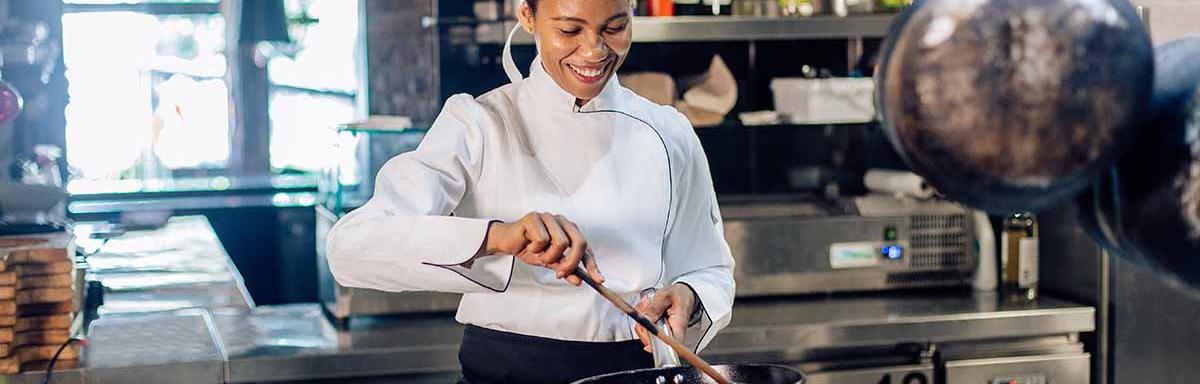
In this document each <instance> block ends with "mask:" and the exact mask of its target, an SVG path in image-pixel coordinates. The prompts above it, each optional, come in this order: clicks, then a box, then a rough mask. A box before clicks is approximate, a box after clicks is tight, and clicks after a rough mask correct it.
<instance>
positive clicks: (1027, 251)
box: [1017, 237, 1038, 288]
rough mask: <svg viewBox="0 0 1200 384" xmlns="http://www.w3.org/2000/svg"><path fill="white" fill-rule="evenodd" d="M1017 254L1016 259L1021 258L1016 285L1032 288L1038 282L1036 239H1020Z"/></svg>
mask: <svg viewBox="0 0 1200 384" xmlns="http://www.w3.org/2000/svg"><path fill="white" fill-rule="evenodd" d="M1017 252H1018V255H1019V256H1018V257H1020V258H1021V264H1020V268H1021V270H1020V272H1019V273H1020V274H1019V275H1018V279H1017V285H1019V286H1021V288H1029V287H1032V286H1033V285H1035V284H1037V282H1038V239H1037V238H1036V237H1031V238H1030V237H1027V238H1024V239H1021V244H1020V248H1019V250H1018V251H1017Z"/></svg>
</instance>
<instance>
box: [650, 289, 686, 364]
mask: <svg viewBox="0 0 1200 384" xmlns="http://www.w3.org/2000/svg"><path fill="white" fill-rule="evenodd" d="M657 292H658V290H656V289H653V288H651V289H647V290H646V291H644V292H643V296H644V297H643V300H650V299H652V298H654V294H655V293H657ZM655 325H657V326H658V329H659V330H660V332H662V333H663V334H665V335H667V337H670V338H675V333H674V332H672V331H671V326H670V325H667V317H666V316H662V317H659V318H658V322H657V323H655ZM650 353H651V354H653V355H654V366H655V367H656V368H674V367H678V366H681V365H682V364H680V363H679V354H678V353H676V352H675V350H674V349H672V348H671V345H669V344H667V343H666V342H665V341H662V340H660V339H659V338H657V337H653V336H651V337H650Z"/></svg>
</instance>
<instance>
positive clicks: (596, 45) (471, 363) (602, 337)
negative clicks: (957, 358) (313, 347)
mask: <svg viewBox="0 0 1200 384" xmlns="http://www.w3.org/2000/svg"><path fill="white" fill-rule="evenodd" d="M632 12H633V8H632V6H631V4H630V2H629V1H628V0H540V1H531V2H528V3H525V4H523V5H521V8H520V10H519V12H518V17H519V18H520V20H521V28H524V30H525V31H527V32H529V33H531V34H533V36H534V39H535V41H536V42H537V46H538V57H537V58H535V59H534V60H533V63H532V64H530V65H529V76H528V77H524V76H523V75H522V74H521V72H520V71H519V70H517V68H516V64H515V63H514V62H513V61H512V57H511V55H508V54H506V55H505V65H504V67H505V72H507V74H508V75H509V77H510V80H511V81H512V83H511V84H508V85H505V86H502V87H500V88H497V89H495V90H492V91H491V92H488V93H486V94H484V95H482V96H479V97H471V96H470V95H455V96H453V97H451V98H450V99H449V100H448V101H447V102H446V105H445V106H444V107H443V109H442V112H441V114H440V115H439V116H438V118H437V120H436V121H434V123H433V126H432V127H430V129H429V131H428V133H427V134H426V136H425V138H424V141H422V142H421V145H420V147H418V148H417V150H415V151H412V152H408V153H405V154H403V155H400V156H398V157H396V158H393V159H392V160H390V161H388V163H387V165H385V166H384V167H383V168H382V169H381V170H380V171H379V173H378V176H377V178H376V180H377V181H376V183H375V194H374V196H373V197H372V198H371V200H370V201H368V202H367V203H366V204H364V205H363V206H362V207H360V208H358V209H356V210H354V211H353V212H351V213H349V214H347V215H346V216H343V217H342V218H341V220H340V221H338V223H337V224H336V225H335V226H334V227H333V229H332V230H331V231H330V233H329V237H328V239H327V241H326V243H325V244H326V255H327V259H328V262H329V269H330V271H331V272H332V274H333V276H334V278H336V279H337V280H338V282H339V283H341V284H342V285H344V286H348V287H357V288H370V289H375V290H382V291H437V292H451V293H462V294H463V296H462V301H461V303H460V304H459V308H458V315H457V316H456V319H457V320H458V321H459V322H462V323H465V324H467V325H468V326H467V328H466V331H465V333H464V335H463V339H462V346H461V347H460V348H459V351H460V353H459V360H460V362H461V363H462V372H463V379H462V382H463V383H470V384H481V383H569V382H573V381H575V380H579V379H583V378H587V377H591V376H596V375H600V374H605V373H611V372H618V371H625V370H630V369H636V368H646V367H649V366H650V365H651V364H652V361H651V359H650V355H649V354H648V353H646V351H648V350H649V349H648V347H647V345H646V344H645V343H646V342H648V341H649V339H648V335H647V334H646V333H645V331H644V330H642V329H641V328H640V327H639V326H637V325H636V324H635V323H633V322H632V321H631V320H630V319H629V318H628V317H626V315H625V314H624V313H623V312H621V311H619V310H617V309H616V308H615V307H614V306H613V305H612V304H610V303H609V302H608V301H606V300H605V299H604V298H603V297H601V296H600V295H598V294H596V292H594V291H592V290H590V289H588V288H586V287H579V285H580V283H581V281H580V278H579V277H577V276H575V275H574V274H573V273H572V272H574V271H575V270H576V268H577V267H583V268H585V269H586V270H587V272H588V275H589V277H591V278H592V279H593V280H595V281H598V282H600V283H603V284H604V286H606V287H607V288H608V289H609V290H611V291H612V292H613V293H615V294H616V295H617V296H618V297H619V298H620V299H621V300H623V301H625V302H627V303H634V302H637V303H638V305H637V310H638V311H639V312H640V313H641V314H642V315H643V316H645V317H646V318H648V319H651V320H652V321H658V320H659V319H663V320H665V321H666V323H667V324H668V325H669V326H670V328H671V329H672V331H673V332H674V334H675V335H677V336H679V337H678V339H680V340H683V341H684V344H685V345H686V346H688V348H690V349H692V350H696V351H699V350H700V349H701V348H703V347H704V346H705V345H706V344H708V342H709V341H711V340H712V339H713V337H714V336H715V335H716V332H717V331H719V330H720V329H722V328H724V327H725V325H726V324H728V323H729V319H730V314H731V312H732V306H733V296H734V295H733V293H734V286H733V257H732V256H731V255H730V252H729V246H728V245H727V244H726V243H725V240H724V235H723V233H722V223H721V215H720V212H719V211H717V204H716V195H715V193H714V192H713V186H712V177H711V175H710V173H709V170H708V160H707V159H706V158H705V155H704V150H703V148H702V147H701V146H700V141H699V139H698V138H697V137H696V133H695V131H694V130H693V128H692V126H691V124H690V123H688V120H687V119H686V118H685V117H684V116H683V115H682V114H680V113H679V112H678V111H676V110H675V109H674V108H672V107H669V106H661V105H658V104H654V103H652V102H650V101H649V100H646V99H644V98H642V97H640V96H638V95H636V94H634V93H633V92H632V91H630V90H629V89H627V88H624V87H622V86H621V84H620V82H619V81H617V78H616V74H615V73H616V72H617V69H618V68H619V67H620V66H621V63H622V62H623V61H624V60H625V56H626V55H627V54H628V53H629V50H630V36H631V31H630V29H631V24H630V21H631V20H632ZM514 32H516V31H515V30H514ZM505 51H506V52H509V48H508V47H506V49H505ZM601 271H603V273H601ZM606 277H607V279H606Z"/></svg>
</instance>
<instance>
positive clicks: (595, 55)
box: [579, 34, 608, 61]
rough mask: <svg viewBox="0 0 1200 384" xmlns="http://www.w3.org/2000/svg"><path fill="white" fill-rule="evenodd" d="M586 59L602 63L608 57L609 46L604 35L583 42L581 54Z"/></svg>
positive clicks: (593, 36) (594, 36)
mask: <svg viewBox="0 0 1200 384" xmlns="http://www.w3.org/2000/svg"><path fill="white" fill-rule="evenodd" d="M579 54H580V56H583V58H584V59H587V60H591V61H600V60H603V59H605V58H606V57H608V45H607V44H605V43H604V35H602V34H594V35H591V36H589V38H588V39H586V40H585V41H584V42H583V47H582V49H580V52H579Z"/></svg>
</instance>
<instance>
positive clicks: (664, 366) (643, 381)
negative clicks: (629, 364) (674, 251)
mask: <svg viewBox="0 0 1200 384" xmlns="http://www.w3.org/2000/svg"><path fill="white" fill-rule="evenodd" d="M575 276H578V277H579V278H580V279H582V280H583V281H584V282H586V283H587V284H588V285H590V286H591V287H592V288H595V289H596V291H597V292H599V293H600V294H601V295H603V296H605V298H607V299H609V300H610V301H613V300H614V299H615V296H613V297H610V296H611V295H609V294H607V293H610V292H608V290H607V288H605V287H604V286H603V285H601V284H599V283H597V282H595V281H593V280H592V279H591V277H589V275H588V274H587V272H586V271H583V270H582V269H578V268H577V269H576V270H575ZM615 300H617V301H613V304H614V305H617V307H619V308H621V310H622V311H623V312H626V313H627V314H629V315H630V316H631V317H634V319H635V320H638V323H639V324H647V325H649V326H648V327H647V329H650V330H651V333H654V332H655V331H656V330H657V332H660V334H665V335H666V338H667V339H672V340H673V339H674V336H673V335H671V327H669V326H667V325H666V322H665V318H664V319H660V321H659V324H658V325H657V327H655V326H653V324H648V323H643V322H644V321H646V319H645V318H644V317H641V316H640V315H638V314H636V313H634V312H632V310H633V309H632V308H629V306H628V304H625V303H624V302H621V301H619V299H615ZM650 340H651V343H652V345H651V352H653V353H654V364H655V365H656V366H657V367H658V368H646V369H636V370H630V371H624V372H616V373H609V374H605V375H600V376H595V377H590V378H587V379H583V380H579V381H576V382H575V383H574V384H624V383H630V384H633V383H637V384H683V383H689V384H695V383H705V384H711V383H717V381H715V380H713V379H712V378H710V377H709V376H708V375H707V374H705V373H704V372H703V371H702V370H701V369H700V368H697V367H683V366H679V355H678V354H677V353H676V352H675V349H673V347H672V346H669V345H667V343H666V342H664V341H663V340H660V339H659V338H657V337H651V338H650ZM675 343H677V342H675ZM685 352H690V351H685ZM691 358H692V359H696V360H697V361H698V363H699V364H704V365H705V366H706V368H710V369H712V370H714V371H716V372H717V373H719V374H720V376H721V377H723V378H725V379H727V380H729V381H730V382H731V383H733V384H801V383H803V382H804V374H802V373H800V372H799V371H796V370H794V369H791V368H788V367H784V366H780V365H768V364H727V365H714V366H711V367H709V366H707V363H705V362H704V361H703V360H700V359H699V358H698V357H696V356H691ZM689 360H690V359H689Z"/></svg>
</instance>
